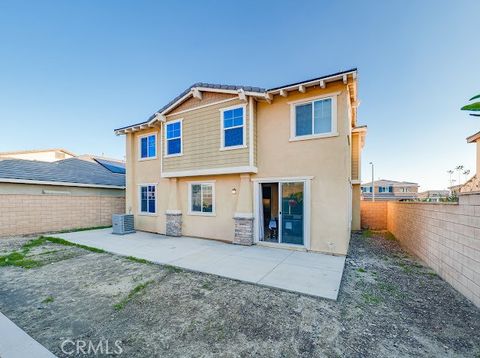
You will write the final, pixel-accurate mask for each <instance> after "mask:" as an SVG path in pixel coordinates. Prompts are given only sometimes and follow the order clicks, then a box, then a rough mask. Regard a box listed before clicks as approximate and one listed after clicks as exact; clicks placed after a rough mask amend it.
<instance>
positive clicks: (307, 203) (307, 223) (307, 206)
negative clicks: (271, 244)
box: [252, 176, 313, 250]
mask: <svg viewBox="0 0 480 358" xmlns="http://www.w3.org/2000/svg"><path fill="white" fill-rule="evenodd" d="M312 179H313V177H312V176H306V177H290V178H289V177H280V178H255V179H253V180H252V181H253V210H254V214H253V215H254V218H255V219H254V221H253V229H254V233H253V237H254V242H255V243H256V244H259V243H262V242H261V241H260V238H259V236H260V226H259V220H258V219H259V213H260V190H259V188H260V184H262V183H291V182H303V183H304V185H303V190H304V193H303V195H304V198H303V205H304V208H303V209H304V220H303V233H304V237H303V245H295V246H297V247H303V248H305V249H307V250H310V232H311V202H312V200H311V181H312ZM280 187H281V185H279V194H280ZM280 203H281V202H279V205H281V204H280ZM280 225H281V223H280V222H279V226H280ZM279 233H280V228H279ZM275 245H279V246H282V247H283V246H284V247H291V246H292V245H291V244H282V243H278V244H277V243H275Z"/></svg>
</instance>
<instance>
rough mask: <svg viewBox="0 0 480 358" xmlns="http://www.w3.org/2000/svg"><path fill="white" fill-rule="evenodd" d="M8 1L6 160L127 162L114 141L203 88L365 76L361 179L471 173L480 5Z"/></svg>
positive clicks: (2, 98)
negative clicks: (43, 153)
mask: <svg viewBox="0 0 480 358" xmlns="http://www.w3.org/2000/svg"><path fill="white" fill-rule="evenodd" d="M182 4H187V2H186V1H185V2H180V1H175V2H174V1H172V2H170V3H167V2H160V1H121V0H120V1H118V0H115V1H66V0H65V1H30V2H29V1H4V0H0V122H1V132H0V151H8V150H21V149H33V148H45V147H64V148H67V149H69V150H72V151H74V152H76V153H79V154H80V153H92V154H102V153H104V155H106V156H113V157H123V155H124V138H123V137H116V136H115V135H114V134H113V129H114V128H116V127H120V126H123V125H128V124H131V123H135V122H139V121H143V120H144V119H145V118H147V117H148V116H149V115H150V114H152V113H153V112H154V111H155V110H157V109H158V108H160V107H161V106H163V104H165V103H166V102H167V101H169V100H170V99H171V98H173V97H175V96H176V95H177V94H179V93H180V92H181V91H183V90H184V89H185V88H186V87H187V86H189V85H190V84H192V83H194V82H197V81H204V82H219V83H227V84H248V85H258V86H261V87H273V86H277V85H282V84H285V83H289V82H294V81H298V80H303V79H308V78H310V77H315V76H318V75H322V74H328V73H331V72H336V71H338V70H342V69H346V68H350V67H358V69H359V96H360V99H361V101H362V104H361V106H360V110H359V121H360V122H361V123H363V124H367V125H368V126H369V132H368V137H367V144H366V148H365V151H364V155H363V180H364V181H366V180H369V179H370V169H369V167H368V162H369V161H374V162H375V163H376V169H377V173H376V175H375V176H376V177H382V178H389V179H395V180H408V181H417V182H419V183H420V184H421V185H422V189H435V188H443V187H446V186H447V183H448V175H447V174H446V171H447V170H448V169H450V168H453V167H454V166H456V165H458V164H463V165H465V166H466V167H467V168H470V169H471V170H472V172H474V170H475V148H474V145H472V144H470V145H468V144H466V142H465V137H467V136H468V135H470V134H473V133H474V132H477V131H478V130H480V120H479V119H478V118H477V119H475V118H474V117H470V116H468V115H467V114H466V113H463V112H461V111H459V108H460V107H461V106H462V105H463V104H465V103H466V101H467V99H468V98H470V97H471V96H472V95H474V94H477V93H480V62H479V59H480V46H478V26H479V18H478V14H479V13H480V2H479V1H423V0H422V1H344V2H341V1H312V2H300V1H285V2H281V1H271V2H269V1H195V2H194V1H192V2H191V4H190V5H184V6H182Z"/></svg>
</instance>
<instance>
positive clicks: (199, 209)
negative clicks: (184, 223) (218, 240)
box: [189, 183, 215, 215]
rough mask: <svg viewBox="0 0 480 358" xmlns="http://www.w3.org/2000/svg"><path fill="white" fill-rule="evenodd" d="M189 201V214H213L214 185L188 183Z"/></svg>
mask: <svg viewBox="0 0 480 358" xmlns="http://www.w3.org/2000/svg"><path fill="white" fill-rule="evenodd" d="M189 201H190V203H189V209H190V210H189V211H190V214H203V215H213V214H215V185H214V183H190V185H189Z"/></svg>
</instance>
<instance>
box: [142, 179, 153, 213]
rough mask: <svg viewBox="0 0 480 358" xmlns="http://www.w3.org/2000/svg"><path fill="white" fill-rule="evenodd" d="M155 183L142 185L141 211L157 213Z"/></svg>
mask: <svg viewBox="0 0 480 358" xmlns="http://www.w3.org/2000/svg"><path fill="white" fill-rule="evenodd" d="M155 189H156V188H155V185H153V184H146V185H140V212H141V213H143V214H155V212H156V211H157V205H156V193H155V191H156V190H155Z"/></svg>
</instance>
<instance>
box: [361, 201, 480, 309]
mask: <svg viewBox="0 0 480 358" xmlns="http://www.w3.org/2000/svg"><path fill="white" fill-rule="evenodd" d="M361 207H362V211H361V213H362V215H363V214H364V213H366V215H365V217H362V226H363V225H365V226H366V227H370V228H373V227H375V229H379V230H380V229H388V230H389V231H390V232H391V233H392V234H393V235H394V236H395V237H396V238H397V239H398V240H399V241H400V243H401V244H402V246H404V247H405V248H406V249H407V250H408V251H410V252H411V253H413V254H414V255H416V256H417V257H419V258H420V259H421V260H422V261H424V262H425V263H426V264H427V265H428V266H429V267H431V268H432V269H433V270H434V271H435V272H436V273H437V274H438V275H439V276H440V277H442V278H443V279H444V280H445V281H447V282H448V283H450V284H451V285H452V286H453V287H454V288H455V289H456V290H457V291H459V292H460V293H462V294H463V295H464V296H465V297H467V298H468V299H469V300H471V301H472V302H473V303H474V304H475V305H476V306H478V307H480V194H464V195H461V196H460V201H459V203H458V204H456V203H421V202H395V201H389V202H388V204H387V205H386V206H385V203H382V202H375V203H371V202H362V203H361ZM373 207H376V209H374V208H373ZM375 215H377V216H378V217H376V218H375V217H374V216H375ZM385 215H386V217H387V221H386V224H385V225H384V226H383V227H381V225H380V224H381V223H382V222H383V220H384V217H385Z"/></svg>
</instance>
